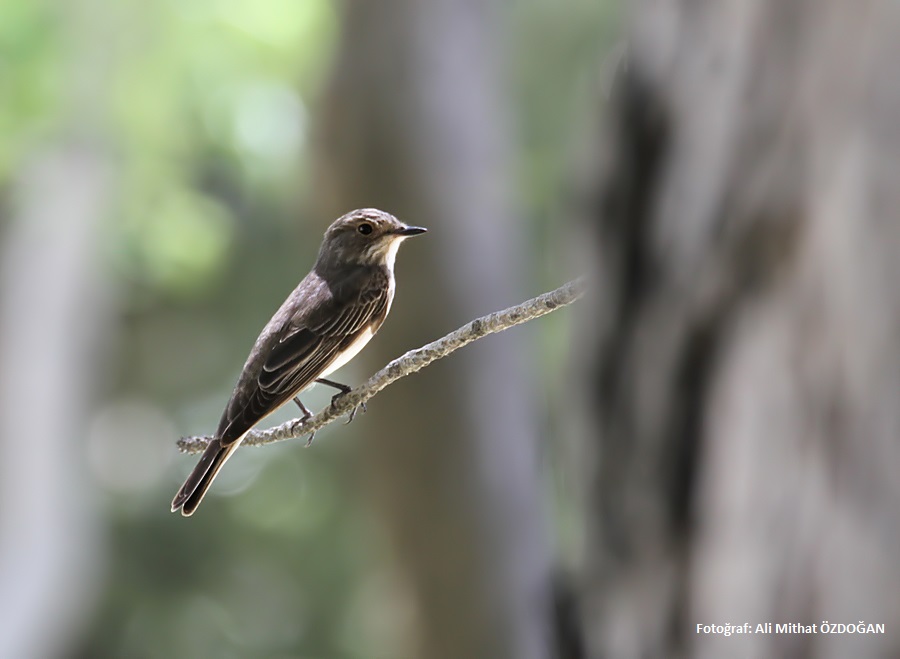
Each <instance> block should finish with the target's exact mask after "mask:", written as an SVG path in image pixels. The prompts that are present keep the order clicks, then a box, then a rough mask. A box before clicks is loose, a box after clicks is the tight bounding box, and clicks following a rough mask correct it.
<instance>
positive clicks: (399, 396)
mask: <svg viewBox="0 0 900 659" xmlns="http://www.w3.org/2000/svg"><path fill="white" fill-rule="evenodd" d="M495 9H497V7H495V4H494V3H491V2H487V1H486V0H477V1H475V2H458V1H456V0H436V1H435V2H427V3H425V2H417V1H414V0H389V1H387V2H380V3H371V2H368V0H349V1H348V2H347V3H346V5H345V11H346V14H345V20H344V23H343V39H342V46H341V51H340V53H339V59H338V63H337V68H336V71H335V72H334V74H333V78H332V82H331V86H330V90H329V93H328V96H327V99H326V102H325V104H324V107H323V108H322V112H321V117H322V122H321V125H320V128H321V131H320V137H321V143H320V148H319V162H318V167H317V170H318V171H319V174H320V177H319V180H318V191H319V200H320V202H321V206H322V207H323V212H322V214H323V216H325V217H335V216H337V215H339V214H341V213H343V212H346V211H347V210H349V209H351V208H354V207H358V206H377V207H381V208H383V209H385V210H387V211H390V212H392V213H394V214H396V215H397V216H399V217H400V218H401V219H402V220H405V221H407V222H409V223H413V224H421V225H424V226H426V227H428V228H429V229H430V233H429V234H428V235H427V236H425V237H423V238H417V239H416V240H415V241H414V242H415V244H410V245H407V246H405V247H404V249H403V250H401V251H402V252H403V253H402V254H401V255H400V258H399V259H398V265H397V275H398V294H397V299H396V301H395V303H394V307H393V311H392V313H391V318H390V319H389V320H388V322H387V324H386V327H385V328H384V329H383V330H382V332H381V334H380V335H379V336H378V339H377V340H376V341H375V342H373V345H372V348H371V349H370V350H369V351H367V355H366V358H367V359H369V360H370V362H369V363H370V364H380V363H383V361H384V360H385V359H387V358H392V357H395V356H397V355H399V354H401V353H402V352H404V351H406V350H408V349H410V348H413V347H417V346H419V345H421V344H423V343H424V342H426V341H429V340H432V339H434V338H437V337H438V336H440V335H442V334H444V333H445V332H446V331H448V330H450V329H453V328H455V327H456V326H458V325H459V324H461V323H462V322H465V321H467V320H470V319H472V318H473V317H475V316H477V315H479V314H482V313H485V312H488V311H492V310H496V309H499V308H502V307H504V306H508V305H509V304H510V303H512V302H515V301H517V300H519V299H520V298H522V297H524V296H525V295H524V287H523V285H522V282H523V281H524V280H525V279H526V275H527V271H526V270H525V269H524V268H523V265H524V264H525V263H527V252H526V245H525V242H524V239H523V238H524V236H525V234H526V232H525V231H524V227H523V226H522V225H521V224H520V222H519V221H518V219H517V218H516V217H515V214H514V212H513V208H512V204H511V200H510V178H511V173H512V164H513V163H512V159H511V151H510V141H509V139H508V135H507V131H508V130H509V117H508V115H507V113H506V110H505V107H504V91H503V89H502V87H501V85H500V79H501V78H500V76H499V75H498V73H499V72H498V67H499V66H500V63H499V61H498V54H499V53H500V52H502V45H503V36H502V30H501V29H500V23H499V21H498V16H497V15H495V13H494V10H495ZM523 339H524V334H523V332H522V331H518V330H513V331H512V332H509V333H506V334H504V335H503V336H502V337H496V338H490V339H487V340H485V341H481V342H479V344H478V345H474V346H472V347H471V348H467V349H466V351H464V352H462V353H460V354H459V355H458V356H456V355H454V357H453V358H452V359H448V360H446V361H442V362H440V363H438V364H436V365H434V366H432V367H431V368H429V369H428V372H427V373H422V374H420V375H417V376H416V377H415V378H414V379H409V380H406V381H405V382H403V383H400V384H398V385H397V386H394V387H391V389H390V390H389V391H385V392H384V393H383V394H382V395H380V396H379V397H378V399H377V400H376V401H375V402H374V404H373V405H370V408H371V409H370V412H369V415H368V416H367V417H366V418H365V421H364V422H365V424H366V425H367V430H366V435H368V437H367V438H366V441H365V442H364V448H363V450H364V451H365V469H366V472H367V473H366V476H367V477H368V481H369V483H370V484H371V486H372V491H373V493H374V497H375V500H376V505H377V506H378V508H379V510H380V512H381V514H382V515H383V519H384V521H385V524H386V528H387V530H388V534H389V536H390V538H389V539H390V541H391V545H392V547H393V549H394V552H395V556H396V564H397V566H398V568H399V570H400V572H401V573H402V575H401V576H402V577H403V580H404V582H405V584H406V586H407V587H408V591H409V599H410V605H411V607H412V608H413V609H414V612H415V616H414V620H413V622H412V626H413V627H414V629H411V630H410V632H411V633H413V634H414V635H415V636H416V638H414V639H412V642H411V645H410V648H409V652H410V656H412V657H417V658H419V657H421V658H428V659H439V658H447V659H459V658H460V657H467V658H471V659H477V658H478V657H485V658H490V659H502V658H503V657H510V658H513V657H514V658H516V659H539V658H542V657H547V656H548V651H549V625H548V615H549V613H550V608H551V604H550V597H549V595H550V590H549V582H548V574H549V566H550V557H549V549H548V543H547V539H546V537H545V528H544V524H543V519H542V514H541V505H540V500H539V492H538V489H539V485H538V482H537V473H536V471H537V469H536V467H537V464H536V463H537V460H536V457H537V456H536V434H537V433H536V418H535V409H534V406H533V401H534V396H533V393H534V392H533V389H532V384H531V380H530V376H531V373H530V371H529V369H530V365H531V364H532V363H533V361H532V360H530V359H529V358H528V352H527V345H526V344H525V342H524V341H523Z"/></svg>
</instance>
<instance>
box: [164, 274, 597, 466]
mask: <svg viewBox="0 0 900 659" xmlns="http://www.w3.org/2000/svg"><path fill="white" fill-rule="evenodd" d="M583 292H584V279H575V280H573V281H570V282H569V283H567V284H565V285H563V286H560V287H559V288H557V289H556V290H555V291H550V292H549V293H544V294H543V295H538V296H537V297H536V298H532V299H531V300H526V301H525V302H522V303H521V304H517V305H516V306H514V307H510V308H509V309H504V310H503V311H497V312H495V313H492V314H488V315H487V316H482V317H481V318H476V319H475V320H473V321H472V322H470V323H467V324H465V325H463V326H462V327H460V328H459V329H458V330H456V331H455V332H451V333H450V334H448V335H447V336H445V337H443V338H440V339H438V340H437V341H433V342H431V343H429V344H428V345H424V346H422V347H421V348H416V349H415V350H410V351H409V352H407V353H406V354H405V355H403V356H402V357H398V358H397V359H395V360H393V361H392V362H390V363H389V364H388V365H387V366H385V367H384V368H382V369H381V370H380V371H378V372H377V373H376V374H375V375H373V376H372V377H371V378H369V380H368V381H367V382H365V383H364V384H362V385H360V386H359V387H357V388H356V389H353V390H352V391H350V392H348V393H347V394H345V395H343V396H340V397H338V398H336V399H334V402H333V403H332V404H331V405H329V406H328V407H326V408H325V409H324V410H322V411H321V412H319V413H318V414H316V415H315V416H313V417H311V418H309V419H307V420H305V421H304V420H302V419H292V420H290V421H286V422H285V423H282V424H281V425H280V426H275V427H274V428H269V429H268V430H251V431H250V432H248V433H247V436H246V437H245V438H244V442H243V445H244V446H262V445H264V444H271V443H273V442H280V441H283V440H286V439H299V438H300V437H306V436H307V435H311V434H312V433H314V432H316V431H318V430H319V429H321V428H323V427H324V426H326V425H328V424H329V423H331V422H332V421H334V420H335V419H337V418H339V417H341V416H343V415H344V414H350V413H351V412H352V411H353V410H354V409H356V408H357V407H359V406H360V405H362V404H364V403H365V402H366V401H367V400H369V399H370V398H372V396H374V395H375V394H377V393H378V392H379V391H381V390H382V389H384V388H385V387H386V386H388V385H389V384H391V383H392V382H394V381H395V380H399V379H400V378H402V377H405V376H407V375H410V374H411V373H415V372H416V371H418V370H420V369H423V368H425V367H426V366H428V365H429V364H430V363H431V362H433V361H435V360H438V359H441V358H442V357H446V356H447V355H449V354H450V353H451V352H454V351H456V350H459V349H460V348H462V347H463V346H464V345H468V344H469V343H472V341H475V340H477V339H480V338H482V337H484V336H487V335H488V334H494V333H495V332H502V331H503V330H505V329H509V328H510V327H513V326H515V325H519V324H520V323H525V322H528V321H529V320H533V319H535V318H539V317H540V316H543V315H544V314H547V313H550V312H551V311H553V310H555V309H559V308H560V307H564V306H566V305H568V304H571V303H572V302H574V301H575V300H577V299H578V298H579V297H581V295H582V293H583ZM211 439H212V438H211V437H182V438H181V439H179V440H178V448H180V449H181V450H182V451H183V452H185V453H199V452H201V451H202V450H203V449H204V448H206V445H207V444H208V443H209V441H210V440H211Z"/></svg>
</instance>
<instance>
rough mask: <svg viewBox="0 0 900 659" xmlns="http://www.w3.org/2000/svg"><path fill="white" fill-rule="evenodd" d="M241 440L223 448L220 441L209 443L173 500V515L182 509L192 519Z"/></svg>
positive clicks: (183, 513) (182, 512)
mask: <svg viewBox="0 0 900 659" xmlns="http://www.w3.org/2000/svg"><path fill="white" fill-rule="evenodd" d="M241 439H243V438H240V439H238V440H237V441H235V442H231V443H230V444H228V446H222V443H221V442H220V441H219V440H218V439H214V440H212V441H211V442H210V443H209V446H207V447H206V450H205V451H204V452H203V455H202V456H201V458H200V461H199V462H198V463H197V466H196V467H194V470H193V471H192V472H191V473H190V475H189V476H188V477H187V480H185V481H184V485H182V486H181V489H179V490H178V494H176V495H175V498H174V499H173V500H172V512H173V513H174V512H176V511H177V510H178V509H179V508H180V509H181V514H182V515H184V516H185V517H190V516H191V515H193V514H194V511H195V510H197V506H199V505H200V502H201V501H203V497H204V495H205V494H206V491H207V490H208V489H209V486H210V485H212V482H213V480H214V479H215V477H216V475H217V474H218V473H219V470H220V469H221V468H222V465H224V464H225V461H226V460H228V458H230V457H231V454H232V453H234V451H235V450H236V449H237V447H238V446H240V443H241Z"/></svg>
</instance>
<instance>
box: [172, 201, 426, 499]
mask: <svg viewBox="0 0 900 659" xmlns="http://www.w3.org/2000/svg"><path fill="white" fill-rule="evenodd" d="M424 232H425V229H422V228H419V227H410V226H407V225H406V224H403V223H402V222H400V221H399V220H397V218H395V217H394V216H393V215H390V214H388V213H385V212H383V211H379V210H376V209H372V208H368V209H362V210H356V211H353V212H351V213H348V214H347V215H344V216H343V217H341V218H340V219H338V220H336V221H335V222H334V223H333V224H332V225H331V226H330V227H328V230H327V231H326V232H325V238H324V240H323V241H322V246H321V247H320V249H319V255H318V257H317V259H316V263H315V266H314V267H313V269H312V271H311V272H310V273H309V274H308V275H306V277H304V278H303V281H301V282H300V284H299V285H298V286H297V288H296V289H294V291H293V293H291V294H290V296H288V298H287V299H286V300H285V301H284V304H282V305H281V308H280V309H278V311H277V312H275V315H274V316H272V319H271V320H270V321H269V322H268V324H267V325H266V326H265V328H264V329H263V331H262V333H261V334H260V335H259V338H257V339H256V343H255V344H254V345H253V349H252V350H251V351H250V355H249V357H247V362H246V363H245V364H244V369H243V371H241V375H240V377H239V378H238V382H237V384H236V385H235V388H234V392H233V393H232V394H231V399H230V400H229V401H228V404H227V405H226V406H225V411H224V412H223V414H222V419H221V420H220V421H219V427H218V430H217V431H216V434H215V436H214V439H213V440H212V441H211V442H210V444H209V446H208V447H207V448H206V450H205V451H204V452H203V455H202V457H201V458H200V462H198V463H197V466H196V467H194V470H193V471H192V472H191V474H190V475H189V476H188V478H187V480H186V481H185V482H184V485H182V486H181V489H180V490H178V494H176V495H175V498H174V499H173V501H172V512H175V511H176V510H178V509H181V514H182V515H185V516H189V515H191V514H193V512H194V511H195V510H196V509H197V506H198V505H199V504H200V501H202V500H203V496H204V495H205V494H206V491H207V490H208V489H209V486H210V484H211V483H212V481H213V479H214V478H215V477H216V474H218V473H219V470H220V469H221V468H222V465H223V464H225V461H226V460H228V458H229V457H230V456H231V454H232V453H233V452H234V451H235V450H236V449H237V447H238V446H239V445H240V443H241V441H242V440H243V438H244V435H246V434H247V431H248V430H250V429H251V428H252V427H253V426H254V425H256V423H257V422H259V421H260V420H261V419H262V418H263V417H265V416H267V415H268V414H270V413H271V412H274V411H275V410H276V409H278V408H279V407H281V406H282V405H284V404H285V403H286V402H288V401H290V400H291V399H293V398H294V397H295V396H296V395H297V394H298V393H300V392H301V391H302V390H303V389H305V388H306V387H308V386H309V385H311V384H312V383H313V382H314V381H315V380H316V379H317V378H323V377H325V376H326V375H328V374H330V373H331V372H332V371H334V370H336V369H338V368H340V367H341V366H343V365H344V364H345V363H347V362H348V361H349V360H350V359H352V358H353V357H354V356H355V355H356V354H357V353H358V352H359V351H360V350H361V349H362V348H363V347H364V346H365V344H366V343H368V341H369V339H371V338H372V335H374V334H375V332H377V331H378V328H379V327H381V324H382V323H383V322H384V319H385V318H386V317H387V314H388V312H389V311H390V308H391V302H392V301H393V298H394V258H395V257H396V254H397V248H398V247H399V245H400V243H401V242H402V241H403V239H404V238H407V237H409V236H414V235H417V234H420V233H424Z"/></svg>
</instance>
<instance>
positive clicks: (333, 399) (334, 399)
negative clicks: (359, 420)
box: [331, 391, 369, 425]
mask: <svg viewBox="0 0 900 659" xmlns="http://www.w3.org/2000/svg"><path fill="white" fill-rule="evenodd" d="M346 395H347V392H343V391H342V392H341V393H337V394H335V395H334V396H332V397H331V406H332V407H337V404H338V401H339V400H340V399H341V398H342V397H344V396H346ZM360 408H362V411H363V414H365V413H366V412H368V411H369V408H368V407H366V403H365V402H362V403H360V404H359V405H357V406H356V407H354V408H353V409H352V410H350V414H349V415H348V416H347V423H350V422H351V421H353V419H355V418H356V413H357V412H359V409H360ZM347 423H345V424H344V425H347Z"/></svg>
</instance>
